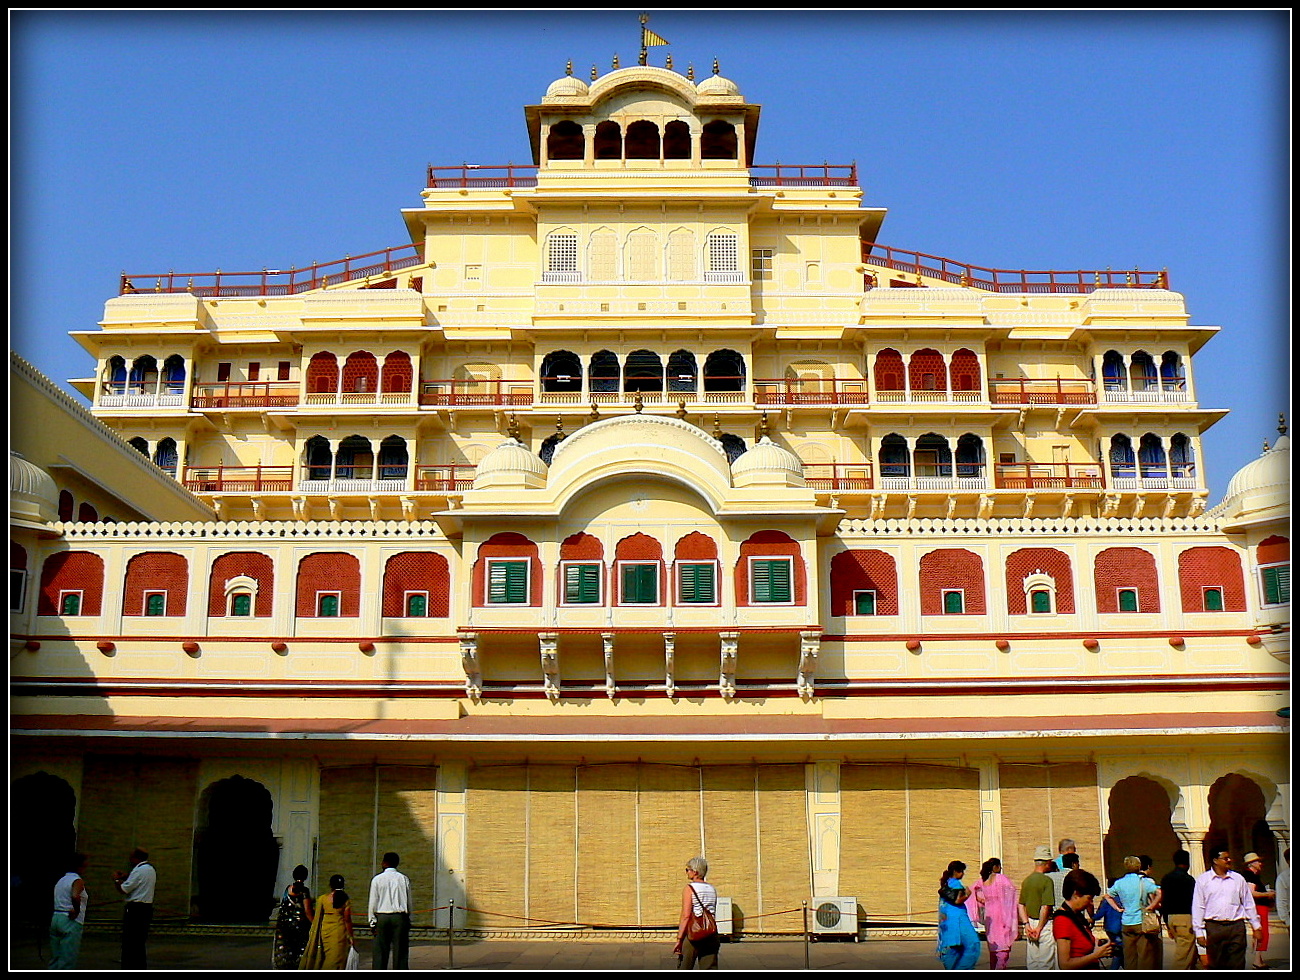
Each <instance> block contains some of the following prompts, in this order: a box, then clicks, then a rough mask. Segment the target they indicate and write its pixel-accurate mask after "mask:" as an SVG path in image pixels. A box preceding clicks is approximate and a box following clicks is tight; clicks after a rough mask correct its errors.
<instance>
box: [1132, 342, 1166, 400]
mask: <svg viewBox="0 0 1300 980" xmlns="http://www.w3.org/2000/svg"><path fill="white" fill-rule="evenodd" d="M1128 375H1129V384H1130V386H1131V387H1132V389H1133V390H1134V391H1151V390H1153V389H1155V388H1157V387H1158V386H1159V384H1160V378H1159V376H1158V375H1157V373H1156V362H1155V359H1154V358H1153V357H1152V356H1151V355H1150V354H1148V353H1147V352H1146V351H1144V350H1140V351H1138V352H1137V353H1135V354H1134V355H1133V357H1132V360H1131V361H1130V362H1129V371H1128Z"/></svg>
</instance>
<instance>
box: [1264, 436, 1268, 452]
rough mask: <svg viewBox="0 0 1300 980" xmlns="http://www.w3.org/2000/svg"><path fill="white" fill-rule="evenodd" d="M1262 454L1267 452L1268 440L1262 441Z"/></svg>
mask: <svg viewBox="0 0 1300 980" xmlns="http://www.w3.org/2000/svg"><path fill="white" fill-rule="evenodd" d="M1264 452H1268V440H1267V439H1265V440H1264Z"/></svg>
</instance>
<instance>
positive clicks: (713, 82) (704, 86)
mask: <svg viewBox="0 0 1300 980" xmlns="http://www.w3.org/2000/svg"><path fill="white" fill-rule="evenodd" d="M695 89H696V91H698V92H699V93H700V95H739V94H740V86H738V85H737V84H736V83H735V82H733V81H732V80H731V79H730V78H723V77H722V76H721V75H710V76H709V77H708V78H706V79H704V81H702V82H700V84H699V85H696V86H695Z"/></svg>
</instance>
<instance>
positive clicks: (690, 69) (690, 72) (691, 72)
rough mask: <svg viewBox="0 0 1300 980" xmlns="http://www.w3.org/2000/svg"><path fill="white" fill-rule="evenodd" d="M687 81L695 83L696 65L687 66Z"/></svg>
mask: <svg viewBox="0 0 1300 980" xmlns="http://www.w3.org/2000/svg"><path fill="white" fill-rule="evenodd" d="M686 80H687V81H688V82H693V81H695V66H694V65H687V66H686Z"/></svg>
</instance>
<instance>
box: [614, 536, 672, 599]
mask: <svg viewBox="0 0 1300 980" xmlns="http://www.w3.org/2000/svg"><path fill="white" fill-rule="evenodd" d="M614 574H615V576H616V578H615V583H616V585H615V589H614V595H615V596H616V597H617V602H618V605H620V606H661V605H663V594H664V593H663V579H664V563H663V546H662V545H660V544H659V542H658V541H656V540H655V539H654V538H652V537H650V536H649V535H648V534H642V533H640V532H637V533H636V534H632V535H629V536H628V537H626V538H623V540H621V541H619V542H618V544H616V545H615V546H614Z"/></svg>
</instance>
